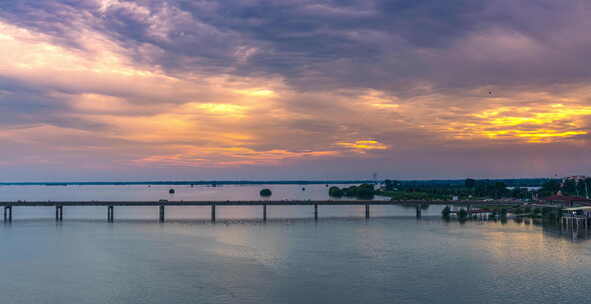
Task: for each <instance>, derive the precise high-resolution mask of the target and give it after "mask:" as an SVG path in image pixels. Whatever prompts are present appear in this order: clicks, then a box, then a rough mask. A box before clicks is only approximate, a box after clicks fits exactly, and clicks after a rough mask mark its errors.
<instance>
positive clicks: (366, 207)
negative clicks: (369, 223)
mask: <svg viewBox="0 0 591 304" xmlns="http://www.w3.org/2000/svg"><path fill="white" fill-rule="evenodd" d="M365 218H366V219H369V204H365Z"/></svg>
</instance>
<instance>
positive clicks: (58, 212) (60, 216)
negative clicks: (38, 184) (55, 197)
mask: <svg viewBox="0 0 591 304" xmlns="http://www.w3.org/2000/svg"><path fill="white" fill-rule="evenodd" d="M63 220H64V206H61V205H58V206H55V221H56V222H61V221H63Z"/></svg>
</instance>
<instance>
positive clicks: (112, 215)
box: [107, 206, 115, 223]
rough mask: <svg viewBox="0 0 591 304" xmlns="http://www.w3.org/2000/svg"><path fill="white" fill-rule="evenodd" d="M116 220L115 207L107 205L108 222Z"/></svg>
mask: <svg viewBox="0 0 591 304" xmlns="http://www.w3.org/2000/svg"><path fill="white" fill-rule="evenodd" d="M114 220H115V208H114V207H113V206H108V207H107V222H109V223H112V222H113V221H114Z"/></svg>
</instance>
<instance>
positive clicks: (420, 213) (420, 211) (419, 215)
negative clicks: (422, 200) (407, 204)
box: [417, 205, 423, 219]
mask: <svg viewBox="0 0 591 304" xmlns="http://www.w3.org/2000/svg"><path fill="white" fill-rule="evenodd" d="M422 212H423V211H422V210H421V206H419V205H417V218H418V219H419V218H421V217H422V216H423V214H422Z"/></svg>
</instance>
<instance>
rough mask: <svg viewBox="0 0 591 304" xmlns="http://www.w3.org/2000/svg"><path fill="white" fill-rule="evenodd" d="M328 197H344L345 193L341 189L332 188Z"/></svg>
mask: <svg viewBox="0 0 591 304" xmlns="http://www.w3.org/2000/svg"><path fill="white" fill-rule="evenodd" d="M328 195H330V196H331V197H342V196H343V191H342V190H341V189H340V188H339V187H336V186H332V187H330V188H329V189H328Z"/></svg>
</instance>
